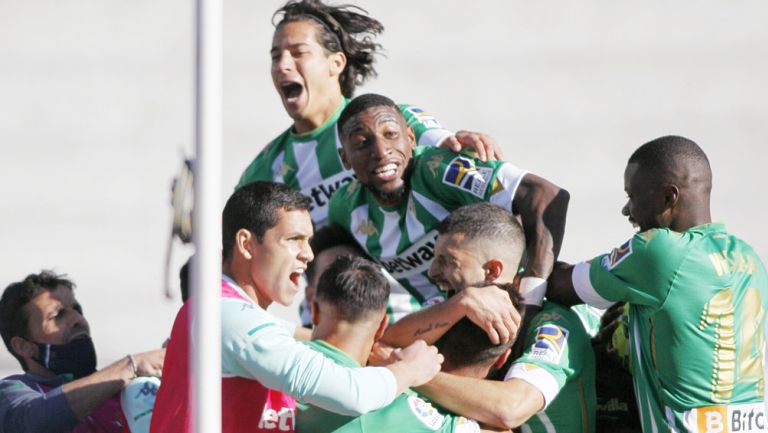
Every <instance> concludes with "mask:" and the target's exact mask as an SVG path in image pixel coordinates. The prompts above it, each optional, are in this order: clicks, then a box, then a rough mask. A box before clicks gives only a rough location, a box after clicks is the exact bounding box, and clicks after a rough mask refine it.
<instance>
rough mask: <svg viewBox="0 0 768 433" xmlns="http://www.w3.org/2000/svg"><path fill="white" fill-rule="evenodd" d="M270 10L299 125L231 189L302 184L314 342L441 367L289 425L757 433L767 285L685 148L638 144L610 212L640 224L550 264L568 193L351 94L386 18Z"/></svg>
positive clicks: (384, 103) (350, 358)
mask: <svg viewBox="0 0 768 433" xmlns="http://www.w3.org/2000/svg"><path fill="white" fill-rule="evenodd" d="M275 17H276V18H277V22H276V24H275V25H276V30H275V33H274V37H273V43H272V49H271V56H272V79H273V82H274V85H275V88H276V89H277V92H278V93H279V95H280V97H281V99H282V102H283V105H284V108H285V110H286V111H287V113H288V114H289V115H290V117H291V118H292V119H293V125H291V127H290V128H288V129H287V130H286V131H285V132H284V133H283V134H281V135H280V136H279V137H277V138H276V139H275V140H273V141H272V142H271V143H270V144H269V145H268V146H267V147H266V148H265V149H264V150H262V151H261V153H259V155H258V156H257V157H256V159H255V160H254V161H253V162H252V163H251V164H250V165H249V166H248V167H247V169H246V170H245V172H244V174H243V176H242V177H241V179H240V182H239V185H238V186H240V187H243V186H246V185H250V184H252V183H253V182H256V181H270V182H277V183H282V184H285V185H288V186H289V187H291V188H293V189H294V190H297V191H300V192H301V193H302V194H303V195H305V196H306V197H308V198H309V200H310V208H309V211H310V215H311V219H312V223H313V225H314V228H315V233H316V237H315V240H314V241H313V244H314V245H313V246H314V248H313V250H314V256H315V262H314V265H313V267H314V269H310V272H309V275H308V280H309V281H308V284H307V300H308V302H307V304H306V306H309V305H310V304H313V303H315V304H317V305H319V307H313V309H312V311H313V312H312V314H311V316H312V317H311V319H310V314H309V312H310V309H309V308H308V307H307V308H305V309H304V312H305V313H306V314H304V316H303V319H304V322H305V324H306V325H309V324H310V322H311V323H313V324H314V325H315V332H314V334H313V342H312V343H311V344H310V345H311V346H312V347H313V348H314V349H315V350H317V351H319V352H321V353H323V354H325V355H326V356H327V357H329V358H331V359H333V360H335V361H336V362H337V363H338V364H340V365H347V366H352V367H354V366H356V365H357V366H360V365H365V364H367V363H369V362H371V363H375V362H377V361H376V359H379V360H381V359H385V358H386V356H387V354H388V353H389V351H391V350H393V349H394V348H396V347H405V346H407V345H408V344H411V343H412V342H413V341H415V340H424V341H426V342H427V343H428V344H435V345H437V347H438V348H439V349H440V351H441V353H443V356H444V357H445V363H444V365H443V371H444V372H446V373H450V374H443V373H441V374H439V375H438V376H436V377H435V379H433V380H432V381H431V382H430V383H429V384H427V385H425V386H423V387H419V388H418V389H416V390H415V391H409V392H408V393H406V394H403V395H401V396H400V397H399V398H398V399H396V400H395V401H394V402H393V403H392V404H391V405H390V406H388V407H386V408H384V409H382V410H380V411H377V412H374V413H373V414H369V415H363V416H362V417H360V418H355V419H354V421H350V418H345V417H343V416H340V415H335V414H333V413H330V412H326V411H323V410H320V409H317V408H314V407H312V406H311V405H309V406H302V405H300V407H299V411H298V414H297V428H298V430H299V431H332V430H335V429H338V428H341V429H342V430H341V431H369V432H371V431H474V430H477V429H480V428H483V429H485V428H488V429H502V430H504V429H512V428H520V429H521V430H522V431H525V432H548V433H549V432H595V431H598V432H601V431H602V432H620V431H644V432H657V431H674V432H677V431H688V432H702V433H704V432H707V433H709V432H713V433H714V432H734V431H739V432H752V431H762V429H763V428H764V427H765V423H766V420H765V415H764V412H765V410H764V408H763V403H762V402H763V383H764V382H763V371H762V360H763V346H764V335H763V325H764V322H765V317H764V316H765V309H766V308H767V307H768V279H767V278H766V272H765V269H764V267H763V265H762V263H761V261H760V260H759V258H758V257H757V255H756V254H755V253H754V251H753V250H752V249H751V248H750V247H749V246H748V245H747V244H746V243H744V242H743V241H741V240H739V239H737V238H735V237H733V236H732V235H730V234H728V232H727V231H726V229H725V226H724V225H722V224H716V223H712V221H711V217H710V214H709V195H710V190H711V179H712V177H711V169H710V165H709V161H708V159H707V157H706V155H705V154H704V152H703V151H702V150H701V148H699V146H698V145H697V144H696V143H694V142H693V141H691V140H689V139H686V138H683V137H678V136H666V137H661V138H658V139H655V140H652V141H650V142H648V143H646V144H644V145H642V146H640V147H639V148H638V149H637V150H636V151H635V152H634V153H633V154H632V155H631V156H630V157H629V158H628V163H627V167H626V171H625V177H624V188H625V190H626V192H627V195H628V202H627V204H626V206H625V207H624V209H623V210H622V212H623V214H624V215H626V216H627V217H628V218H629V220H630V222H631V223H632V224H633V225H635V226H636V227H637V228H638V229H639V231H638V233H637V234H636V235H635V236H633V237H632V238H631V239H629V240H627V241H626V242H624V243H623V244H621V245H620V246H618V247H616V248H615V249H613V250H612V251H611V252H610V253H608V254H602V255H599V256H597V257H595V258H593V259H591V260H588V261H584V262H582V263H579V264H575V265H568V264H565V263H560V262H557V261H556V259H557V256H558V254H559V252H560V251H559V250H560V245H561V243H562V239H563V234H564V231H565V220H566V211H567V207H568V201H569V196H568V193H567V192H566V191H565V190H564V189H563V188H560V187H558V186H556V185H554V184H552V183H551V182H549V181H548V180H546V179H545V178H543V177H540V176H537V175H535V174H532V173H529V172H527V171H526V170H523V169H521V168H518V167H516V166H514V165H513V164H511V163H509V162H505V161H503V160H501V154H500V151H499V150H498V147H497V146H496V144H495V142H494V141H493V140H492V139H491V138H490V137H488V136H486V135H485V134H482V133H476V132H470V131H459V132H456V133H454V132H451V131H449V130H447V129H444V128H443V127H442V126H441V125H440V123H439V122H438V121H437V120H436V119H435V118H434V117H432V116H430V115H429V114H427V113H426V112H425V111H424V110H422V109H420V108H418V107H416V106H413V105H404V104H396V103H395V102H393V101H392V100H390V99H389V98H387V97H385V96H381V95H375V94H366V95H362V96H358V97H355V98H353V93H354V90H355V87H356V85H358V84H361V83H362V82H363V81H365V80H366V79H367V78H369V77H370V76H372V75H374V74H375V70H374V68H373V60H374V55H375V54H376V53H377V51H378V50H379V49H380V46H379V45H378V44H377V43H376V42H375V40H374V37H375V36H376V35H377V34H378V33H380V32H381V31H382V30H383V26H382V25H381V23H379V22H378V21H376V20H375V19H373V18H371V17H370V16H368V15H367V13H365V11H363V10H361V9H359V8H356V7H352V6H332V5H327V4H324V3H322V2H320V1H317V0H303V1H292V2H289V3H288V4H286V5H285V6H283V7H282V8H280V9H279V10H278V11H277V12H276V13H275ZM323 253H328V256H325V257H324V256H322V255H321V254H323ZM348 254H352V255H354V256H361V257H366V258H367V259H368V260H371V261H373V262H375V263H376V266H375V267H374V269H371V268H370V266H369V265H370V263H371V262H368V261H360V260H359V259H351V258H349V257H347V255H348ZM337 256H342V257H344V258H341V259H337ZM326 269H327V271H326ZM350 269H352V270H357V273H355V272H352V271H350ZM379 269H381V270H382V271H384V272H385V274H384V275H380V272H381V271H380V270H379ZM323 271H326V272H325V273H324V272H323ZM354 275H365V276H366V280H365V281H369V283H370V284H363V283H361V282H359V281H357V282H355V281H356V280H355V279H354V278H353V276H354ZM382 284H385V286H386V290H385V291H384V292H382V291H381V290H379V289H377V288H380V287H381V285H382ZM345 290H346V292H345ZM366 290H369V291H370V293H368V292H364V291H366ZM363 292H364V293H367V295H365V296H364V295H361V294H360V293H363ZM382 293H383V294H382ZM369 295H370V296H369ZM355 302H357V304H355ZM584 304H588V305H584ZM324 305H325V307H324ZM318 308H319V312H318V311H317V310H318ZM324 308H325V310H324ZM328 308H331V309H332V310H333V311H335V312H336V314H335V317H336V320H337V322H338V320H342V319H343V320H342V321H346V322H349V323H358V322H359V326H358V329H359V330H360V331H359V332H361V333H362V335H363V336H364V338H363V339H364V340H366V341H369V340H370V342H373V341H375V342H376V343H375V344H374V345H373V353H370V352H371V347H370V345H369V346H368V350H367V351H365V350H363V352H368V353H367V355H370V356H366V357H365V359H360V356H359V355H360V353H359V352H360V351H356V352H355V353H350V352H348V351H345V350H344V349H343V347H347V348H348V347H350V346H352V344H351V343H349V344H347V343H345V342H343V341H337V339H338V332H336V333H335V332H331V331H329V330H330V329H335V328H334V326H335V325H333V324H332V323H331V322H328V321H329V320H331V319H328V317H329V314H328V313H327V311H328ZM606 310H607V312H606V313H604V311H606ZM323 311H325V312H326V313H325V314H323ZM361 311H363V312H371V311H372V312H373V313H371V314H372V315H373V316H371V314H367V313H366V314H362V313H361ZM385 313H386V318H383V319H382V317H384V315H385ZM339 317H342V319H339ZM361 317H362V318H363V319H365V320H363V319H361ZM371 317H373V318H374V319H371ZM521 317H522V319H521ZM323 320H326V322H323ZM366 320H367V321H368V322H370V323H368V322H366ZM318 323H320V324H319V325H318ZM364 323H368V324H369V325H370V326H368V325H364ZM337 325H338V323H337ZM462 327H463V328H466V329H463V330H462V329H461V328H462ZM365 330H368V331H365ZM356 332H357V331H356ZM366 332H367V334H366ZM452 333H455V335H454V334H452ZM334 336H335V337H334ZM513 343H514V344H513ZM352 351H355V350H354V349H353V350H352ZM478 357H479V358H478ZM474 420H476V421H478V422H479V424H478V423H476V422H475V421H474Z"/></svg>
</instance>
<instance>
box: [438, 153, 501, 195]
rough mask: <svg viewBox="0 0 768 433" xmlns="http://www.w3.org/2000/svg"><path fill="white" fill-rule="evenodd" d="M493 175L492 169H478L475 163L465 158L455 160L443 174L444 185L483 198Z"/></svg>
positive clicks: (460, 157) (459, 157)
mask: <svg viewBox="0 0 768 433" xmlns="http://www.w3.org/2000/svg"><path fill="white" fill-rule="evenodd" d="M492 175H493V169H492V168H490V167H479V168H478V167H476V166H475V161H473V160H472V159H470V158H465V157H463V156H457V157H456V158H453V160H452V161H451V163H450V164H448V168H447V169H446V170H445V173H444V174H443V183H444V184H446V185H449V186H452V187H454V188H459V189H463V190H465V191H467V192H469V193H471V194H472V195H474V196H476V197H479V198H483V197H484V196H485V190H486V188H487V186H488V181H489V180H490V178H491V176H492Z"/></svg>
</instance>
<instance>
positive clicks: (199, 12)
mask: <svg viewBox="0 0 768 433" xmlns="http://www.w3.org/2000/svg"><path fill="white" fill-rule="evenodd" d="M221 22H222V1H221V0H196V29H197V30H196V34H197V38H196V56H195V62H196V64H195V70H196V74H195V147H196V161H195V172H194V173H195V177H194V182H195V185H194V191H195V203H194V211H193V228H194V230H193V240H194V243H195V254H196V256H197V257H196V262H195V265H196V266H193V267H192V269H193V273H192V294H193V296H194V297H195V300H194V304H193V305H194V311H193V315H192V340H191V341H192V344H191V345H190V347H191V349H192V353H193V356H192V357H191V359H190V367H191V368H190V378H189V380H190V384H192V386H190V390H191V394H192V395H191V396H190V398H191V399H192V403H193V408H194V413H193V426H194V429H193V431H195V432H197V433H220V432H221V312H220V310H219V296H220V284H221V283H220V278H221V219H220V218H221V217H220V215H221V201H220V199H219V195H220V193H221V139H222V126H221V123H222V119H221V118H222V115H221V93H222V78H221V71H222V25H221Z"/></svg>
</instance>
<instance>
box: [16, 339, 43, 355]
mask: <svg viewBox="0 0 768 433" xmlns="http://www.w3.org/2000/svg"><path fill="white" fill-rule="evenodd" d="M11 349H13V353H15V354H16V355H19V356H20V357H22V358H34V357H35V356H37V345H36V344H34V343H32V342H31V341H28V340H27V339H26V338H21V337H19V336H13V337H11Z"/></svg>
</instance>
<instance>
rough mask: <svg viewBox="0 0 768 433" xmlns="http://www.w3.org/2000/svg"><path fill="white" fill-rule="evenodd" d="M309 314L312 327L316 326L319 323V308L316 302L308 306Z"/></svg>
mask: <svg viewBox="0 0 768 433" xmlns="http://www.w3.org/2000/svg"><path fill="white" fill-rule="evenodd" d="M309 313H310V316H311V319H312V325H313V326H317V324H318V323H320V307H318V306H317V301H312V303H311V304H309Z"/></svg>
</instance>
